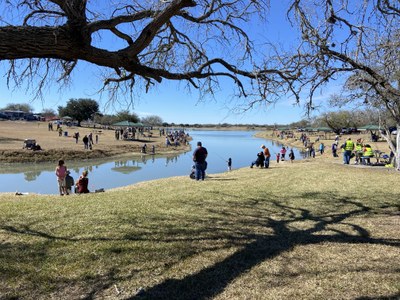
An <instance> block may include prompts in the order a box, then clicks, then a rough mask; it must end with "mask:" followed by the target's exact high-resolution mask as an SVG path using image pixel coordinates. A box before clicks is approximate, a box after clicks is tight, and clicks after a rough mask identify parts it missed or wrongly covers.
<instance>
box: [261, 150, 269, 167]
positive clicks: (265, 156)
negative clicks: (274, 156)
mask: <svg viewBox="0 0 400 300" xmlns="http://www.w3.org/2000/svg"><path fill="white" fill-rule="evenodd" d="M261 149H263V152H264V167H265V168H266V169H268V168H269V159H270V158H271V153H270V152H269V149H268V148H267V147H265V145H261Z"/></svg>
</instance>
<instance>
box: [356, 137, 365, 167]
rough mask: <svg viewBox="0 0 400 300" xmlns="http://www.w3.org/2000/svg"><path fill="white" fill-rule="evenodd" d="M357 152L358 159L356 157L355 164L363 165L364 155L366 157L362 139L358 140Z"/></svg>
mask: <svg viewBox="0 0 400 300" xmlns="http://www.w3.org/2000/svg"><path fill="white" fill-rule="evenodd" d="M355 152H356V157H355V159H356V162H355V164H356V165H358V164H361V163H362V159H361V157H363V155H364V151H363V141H362V139H358V140H357V142H356V146H355Z"/></svg>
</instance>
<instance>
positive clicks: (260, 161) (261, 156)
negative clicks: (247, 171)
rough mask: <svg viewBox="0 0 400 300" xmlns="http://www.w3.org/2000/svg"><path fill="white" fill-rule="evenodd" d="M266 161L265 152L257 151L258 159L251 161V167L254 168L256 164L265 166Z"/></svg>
mask: <svg viewBox="0 0 400 300" xmlns="http://www.w3.org/2000/svg"><path fill="white" fill-rule="evenodd" d="M264 162H265V157H264V152H263V151H260V152H258V153H257V159H256V160H255V161H253V162H252V163H251V165H250V168H253V166H254V165H256V167H263V165H264Z"/></svg>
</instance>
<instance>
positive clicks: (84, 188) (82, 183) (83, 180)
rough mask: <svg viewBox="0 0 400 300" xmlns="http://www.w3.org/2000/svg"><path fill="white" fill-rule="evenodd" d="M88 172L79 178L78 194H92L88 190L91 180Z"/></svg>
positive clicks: (84, 172)
mask: <svg viewBox="0 0 400 300" xmlns="http://www.w3.org/2000/svg"><path fill="white" fill-rule="evenodd" d="M87 175H88V171H86V170H85V171H83V172H82V175H81V176H80V177H79V179H78V181H77V182H76V193H78V194H82V193H90V192H89V189H88V185H89V178H87Z"/></svg>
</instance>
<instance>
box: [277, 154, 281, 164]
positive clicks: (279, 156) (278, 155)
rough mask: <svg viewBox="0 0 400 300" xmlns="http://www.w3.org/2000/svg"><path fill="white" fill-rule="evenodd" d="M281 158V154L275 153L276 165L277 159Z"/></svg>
mask: <svg viewBox="0 0 400 300" xmlns="http://www.w3.org/2000/svg"><path fill="white" fill-rule="evenodd" d="M280 158H281V154H280V153H277V154H276V162H277V163H279V159H280Z"/></svg>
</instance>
